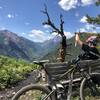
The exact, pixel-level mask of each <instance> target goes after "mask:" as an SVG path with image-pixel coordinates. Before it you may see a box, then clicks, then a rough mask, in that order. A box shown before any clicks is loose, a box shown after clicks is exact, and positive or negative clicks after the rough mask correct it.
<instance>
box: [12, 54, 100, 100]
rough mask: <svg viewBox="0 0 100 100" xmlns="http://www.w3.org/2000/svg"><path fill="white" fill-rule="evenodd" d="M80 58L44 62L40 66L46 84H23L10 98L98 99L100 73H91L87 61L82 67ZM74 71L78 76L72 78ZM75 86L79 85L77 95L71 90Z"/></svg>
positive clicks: (49, 99) (33, 99)
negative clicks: (45, 78)
mask: <svg viewBox="0 0 100 100" xmlns="http://www.w3.org/2000/svg"><path fill="white" fill-rule="evenodd" d="M80 60H81V58H80V57H79V56H78V57H77V58H76V59H74V60H72V61H69V62H68V63H66V62H64V63H56V64H55V63H45V64H44V66H42V67H43V69H44V70H45V72H46V74H47V76H48V84H31V85H28V86H25V87H23V88H22V89H20V90H19V91H18V92H17V93H16V94H15V95H14V97H13V98H12V100H100V73H91V72H90V71H88V70H89V69H88V68H89V67H88V66H87V65H88V64H89V61H87V62H86V66H85V67H82V66H81V64H80ZM98 62H100V60H98ZM39 63H40V62H39ZM76 72H78V73H79V74H80V76H77V78H74V73H76ZM75 86H78V87H80V88H78V89H79V90H78V91H79V95H76V94H77V93H75V94H74V93H73V92H72V91H73V89H75V91H76V89H77V88H76V87H75ZM72 96H73V98H72Z"/></svg>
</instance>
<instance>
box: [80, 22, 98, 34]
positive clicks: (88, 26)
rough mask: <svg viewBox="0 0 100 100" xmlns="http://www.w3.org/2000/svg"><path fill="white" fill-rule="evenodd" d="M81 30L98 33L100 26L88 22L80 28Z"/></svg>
mask: <svg viewBox="0 0 100 100" xmlns="http://www.w3.org/2000/svg"><path fill="white" fill-rule="evenodd" d="M79 31H80V32H93V33H97V32H99V31H100V28H98V27H96V26H94V25H91V24H88V23H87V24H86V25H85V26H84V27H82V28H80V29H79Z"/></svg>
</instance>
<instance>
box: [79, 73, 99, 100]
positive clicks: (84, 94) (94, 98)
mask: <svg viewBox="0 0 100 100" xmlns="http://www.w3.org/2000/svg"><path fill="white" fill-rule="evenodd" d="M90 77H91V78H90V79H92V82H93V84H95V86H96V88H97V89H98V93H99V95H96V94H95V95H94V94H93V93H91V90H90V88H89V86H88V85H87V82H88V81H89V80H88V79H86V78H84V79H83V81H82V82H81V86H80V98H81V100H100V73H92V74H91V75H90ZM97 86H98V87H97ZM91 87H92V86H91ZM93 88H94V87H93ZM98 93H97V94H98Z"/></svg>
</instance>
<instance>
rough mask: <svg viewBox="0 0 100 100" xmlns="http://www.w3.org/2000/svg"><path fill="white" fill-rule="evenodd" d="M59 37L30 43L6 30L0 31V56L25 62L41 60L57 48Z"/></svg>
mask: <svg viewBox="0 0 100 100" xmlns="http://www.w3.org/2000/svg"><path fill="white" fill-rule="evenodd" d="M59 41H60V38H59V37H56V38H55V39H51V40H47V41H45V42H43V43H37V42H32V41H30V40H28V39H25V38H23V37H20V36H18V35H16V34H15V33H13V32H11V31H8V30H0V54H2V55H6V56H10V57H15V58H17V59H19V58H22V59H25V60H34V59H41V58H43V57H44V56H45V55H47V54H48V53H49V52H51V51H52V50H55V48H56V47H57V46H58V44H59Z"/></svg>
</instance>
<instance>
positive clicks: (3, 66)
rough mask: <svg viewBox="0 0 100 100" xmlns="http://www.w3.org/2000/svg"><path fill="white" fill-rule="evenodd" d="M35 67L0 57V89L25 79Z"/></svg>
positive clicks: (21, 61) (20, 61)
mask: <svg viewBox="0 0 100 100" xmlns="http://www.w3.org/2000/svg"><path fill="white" fill-rule="evenodd" d="M35 68H36V65H33V64H31V63H30V64H29V63H27V62H25V61H23V60H15V59H14V58H9V57H6V56H1V55H0V89H3V88H6V87H9V86H10V85H12V84H15V83H16V82H18V81H20V80H22V79H25V76H27V75H28V73H29V72H31V71H32V70H33V69H35Z"/></svg>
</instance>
